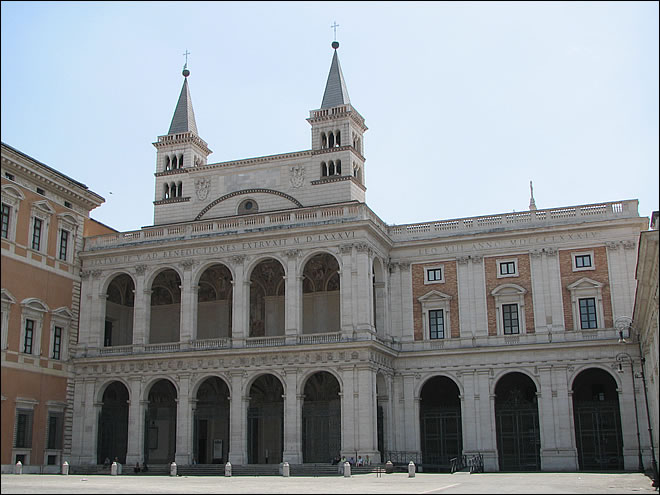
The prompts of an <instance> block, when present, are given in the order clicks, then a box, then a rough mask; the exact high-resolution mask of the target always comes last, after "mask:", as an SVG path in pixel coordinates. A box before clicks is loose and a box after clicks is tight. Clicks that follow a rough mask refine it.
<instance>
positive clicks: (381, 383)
mask: <svg viewBox="0 0 660 495" xmlns="http://www.w3.org/2000/svg"><path fill="white" fill-rule="evenodd" d="M376 404H377V409H376V438H377V445H378V452H380V459H381V461H383V460H384V459H385V458H386V457H385V451H386V449H389V441H387V440H386V439H388V440H389V438H388V437H389V435H390V431H389V416H390V413H391V409H390V394H389V391H388V388H387V382H386V380H385V376H384V375H383V374H382V373H377V374H376Z"/></svg>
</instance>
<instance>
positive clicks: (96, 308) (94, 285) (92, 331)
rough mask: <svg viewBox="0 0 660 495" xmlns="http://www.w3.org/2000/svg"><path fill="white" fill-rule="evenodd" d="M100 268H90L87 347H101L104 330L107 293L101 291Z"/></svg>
mask: <svg viewBox="0 0 660 495" xmlns="http://www.w3.org/2000/svg"><path fill="white" fill-rule="evenodd" d="M101 273H102V272H101V270H92V272H91V276H92V277H91V278H92V280H91V283H90V284H89V286H88V287H89V291H90V293H91V296H92V298H91V301H90V303H91V305H90V308H89V328H88V331H89V334H88V335H89V338H88V341H87V347H88V349H90V350H92V349H96V350H98V349H99V348H100V347H103V333H104V330H105V320H104V316H105V302H106V298H107V295H106V294H105V293H101V281H100V277H101Z"/></svg>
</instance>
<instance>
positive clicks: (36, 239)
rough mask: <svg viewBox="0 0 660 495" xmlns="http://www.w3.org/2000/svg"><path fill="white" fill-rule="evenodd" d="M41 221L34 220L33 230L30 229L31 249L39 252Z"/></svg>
mask: <svg viewBox="0 0 660 495" xmlns="http://www.w3.org/2000/svg"><path fill="white" fill-rule="evenodd" d="M41 224H42V222H41V220H40V219H39V218H35V219H34V228H33V229H32V249H34V250H35V251H39V246H40V245H41Z"/></svg>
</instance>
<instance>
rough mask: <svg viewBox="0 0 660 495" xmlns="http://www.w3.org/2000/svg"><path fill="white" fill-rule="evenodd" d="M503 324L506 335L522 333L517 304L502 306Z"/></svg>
mask: <svg viewBox="0 0 660 495" xmlns="http://www.w3.org/2000/svg"><path fill="white" fill-rule="evenodd" d="M502 322H503V324H504V325H503V326H504V335H509V334H514V333H520V325H519V324H518V305H517V304H503V305H502Z"/></svg>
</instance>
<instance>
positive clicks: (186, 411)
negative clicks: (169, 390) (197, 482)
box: [174, 373, 193, 466]
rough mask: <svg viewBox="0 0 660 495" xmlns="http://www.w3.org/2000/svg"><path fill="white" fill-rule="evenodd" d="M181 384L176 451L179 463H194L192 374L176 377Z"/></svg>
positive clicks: (178, 402)
mask: <svg viewBox="0 0 660 495" xmlns="http://www.w3.org/2000/svg"><path fill="white" fill-rule="evenodd" d="M176 378H177V382H178V384H179V396H178V397H177V407H176V453H175V456H174V462H176V463H177V465H179V466H180V465H183V464H191V463H192V454H193V448H192V417H191V414H190V411H191V397H190V374H188V373H181V374H179V376H177V377H176Z"/></svg>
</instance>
